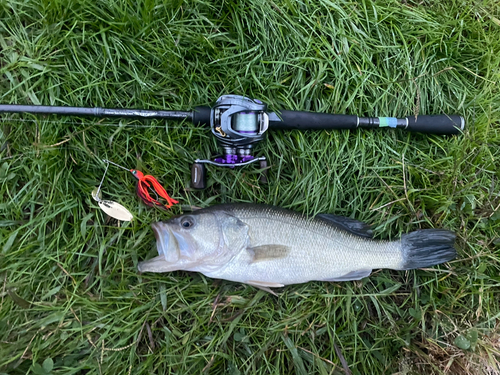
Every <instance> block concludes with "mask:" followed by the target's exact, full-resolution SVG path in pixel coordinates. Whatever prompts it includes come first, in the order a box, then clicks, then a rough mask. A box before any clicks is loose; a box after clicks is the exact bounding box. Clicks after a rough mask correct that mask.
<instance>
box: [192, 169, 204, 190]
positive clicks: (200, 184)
mask: <svg viewBox="0 0 500 375" xmlns="http://www.w3.org/2000/svg"><path fill="white" fill-rule="evenodd" d="M191 186H192V187H193V189H200V190H203V189H205V188H206V187H207V167H205V164H202V163H194V164H193V166H192V167H191Z"/></svg>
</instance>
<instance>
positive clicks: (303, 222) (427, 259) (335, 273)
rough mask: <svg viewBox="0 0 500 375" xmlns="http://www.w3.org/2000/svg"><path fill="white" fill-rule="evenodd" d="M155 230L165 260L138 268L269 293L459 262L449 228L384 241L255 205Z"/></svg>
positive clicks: (356, 227) (225, 208) (347, 223)
mask: <svg viewBox="0 0 500 375" xmlns="http://www.w3.org/2000/svg"><path fill="white" fill-rule="evenodd" d="M152 228H153V231H154V233H155V237H156V241H157V249H158V253H159V254H160V255H159V256H157V257H156V258H153V259H151V260H148V261H145V262H141V263H139V266H138V268H139V271H141V272H170V271H176V270H185V271H196V272H201V273H203V274H205V275H206V276H208V277H211V278H216V279H226V280H231V281H236V282H241V283H246V284H250V285H253V286H256V287H259V288H262V289H265V290H268V291H270V289H269V288H276V287H282V286H285V285H288V284H298V283H305V282H308V281H311V280H319V281H348V280H359V279H362V278H364V277H367V276H369V275H370V273H371V272H372V270H373V269H378V268H390V269H394V270H410V269H415V268H422V267H429V266H433V265H436V264H440V263H443V262H447V261H449V260H452V259H454V258H455V257H456V251H455V249H454V247H453V245H454V241H455V234H454V233H453V232H450V231H448V230H442V229H424V230H417V231H415V232H411V233H408V234H403V235H402V237H401V239H399V240H396V241H379V240H373V239H372V238H371V231H370V230H369V227H368V226H367V225H366V224H364V223H362V222H359V221H356V220H353V219H350V218H346V217H342V216H335V215H317V216H316V217H314V218H307V217H306V216H304V215H301V214H299V213H297V212H294V211H289V210H285V209H282V208H277V207H272V206H265V205H256V204H227V205H219V206H213V207H210V208H206V209H201V210H198V211H195V212H193V213H190V214H187V215H182V216H180V217H176V218H173V219H171V220H168V221H165V222H159V223H154V224H152Z"/></svg>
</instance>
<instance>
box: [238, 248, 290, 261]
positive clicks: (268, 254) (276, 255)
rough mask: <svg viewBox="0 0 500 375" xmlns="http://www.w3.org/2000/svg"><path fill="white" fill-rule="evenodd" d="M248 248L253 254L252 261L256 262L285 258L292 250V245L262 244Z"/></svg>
mask: <svg viewBox="0 0 500 375" xmlns="http://www.w3.org/2000/svg"><path fill="white" fill-rule="evenodd" d="M247 250H248V251H249V252H250V253H251V254H252V263H255V262H261V261H264V260H273V259H280V258H284V257H286V256H287V255H288V253H289V252H290V247H289V246H284V245H260V246H254V247H247Z"/></svg>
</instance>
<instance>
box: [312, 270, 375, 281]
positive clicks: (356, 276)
mask: <svg viewBox="0 0 500 375" xmlns="http://www.w3.org/2000/svg"><path fill="white" fill-rule="evenodd" d="M371 273H372V270H371V269H361V270H356V271H351V272H348V273H346V274H345V275H342V276H339V277H333V278H331V279H323V280H321V281H351V280H361V279H363V278H365V277H368V276H370V274H371Z"/></svg>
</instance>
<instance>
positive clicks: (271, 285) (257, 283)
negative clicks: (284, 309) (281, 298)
mask: <svg viewBox="0 0 500 375" xmlns="http://www.w3.org/2000/svg"><path fill="white" fill-rule="evenodd" d="M246 283H247V284H248V285H251V286H254V287H256V288H259V289H262V290H264V291H266V292H268V293H271V294H274V295H275V296H276V297H277V296H278V295H277V294H276V293H275V292H274V291H272V290H271V289H270V288H282V287H284V286H285V285H284V284H280V283H271V282H268V281H258V280H248V281H247V282H246Z"/></svg>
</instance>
